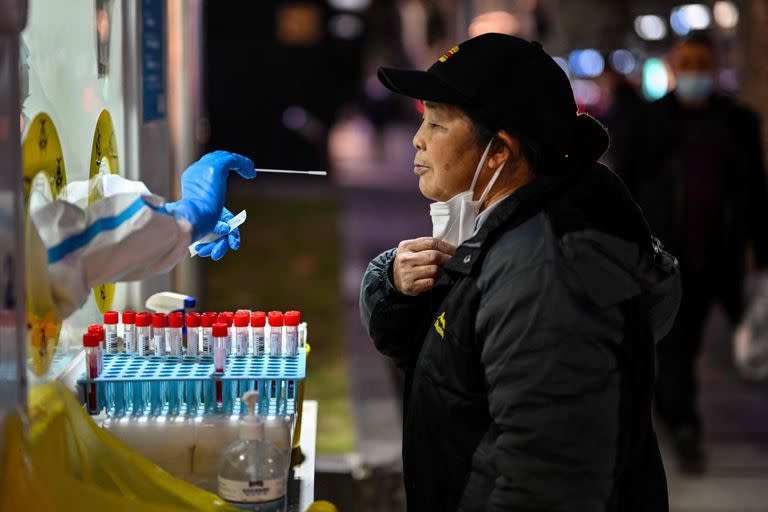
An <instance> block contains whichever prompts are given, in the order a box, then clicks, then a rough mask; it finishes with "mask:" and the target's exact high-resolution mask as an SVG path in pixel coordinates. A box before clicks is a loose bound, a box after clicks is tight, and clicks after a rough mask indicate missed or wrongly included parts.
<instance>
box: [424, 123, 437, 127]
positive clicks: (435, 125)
mask: <svg viewBox="0 0 768 512" xmlns="http://www.w3.org/2000/svg"><path fill="white" fill-rule="evenodd" d="M427 124H429V127H430V128H440V125H439V124H435V123H427Z"/></svg>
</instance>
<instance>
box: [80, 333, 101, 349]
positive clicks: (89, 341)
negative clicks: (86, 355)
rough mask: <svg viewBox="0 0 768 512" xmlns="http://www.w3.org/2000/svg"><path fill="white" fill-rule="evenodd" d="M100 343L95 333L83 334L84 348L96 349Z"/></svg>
mask: <svg viewBox="0 0 768 512" xmlns="http://www.w3.org/2000/svg"><path fill="white" fill-rule="evenodd" d="M100 342H101V340H100V339H99V335H98V334H97V333H95V332H87V333H85V334H83V346H84V347H98V346H99V343H100Z"/></svg>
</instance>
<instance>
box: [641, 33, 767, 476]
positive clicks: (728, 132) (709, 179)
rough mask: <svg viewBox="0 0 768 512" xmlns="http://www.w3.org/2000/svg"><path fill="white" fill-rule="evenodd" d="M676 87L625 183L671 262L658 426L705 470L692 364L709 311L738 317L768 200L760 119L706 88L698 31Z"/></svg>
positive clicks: (705, 44) (681, 456)
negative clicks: (674, 302)
mask: <svg viewBox="0 0 768 512" xmlns="http://www.w3.org/2000/svg"><path fill="white" fill-rule="evenodd" d="M670 63H671V65H672V69H673V71H674V73H675V78H676V82H677V87H676V88H675V90H674V91H672V92H671V93H669V94H667V95H666V96H665V97H664V98H662V99H660V100H659V101H657V102H655V103H653V104H651V105H650V107H649V116H648V124H647V126H646V128H645V133H644V134H643V135H642V136H641V137H640V140H639V141H638V142H637V146H636V147H637V157H638V160H639V161H640V165H639V166H638V167H637V168H636V170H635V175H634V176H632V177H630V178H629V179H627V183H628V184H631V188H633V190H632V192H633V193H634V195H635V198H636V199H637V201H638V203H639V204H640V206H641V207H642V209H643V211H644V212H645V215H646V218H647V220H648V223H649V224H650V226H651V229H652V230H653V231H654V233H655V234H656V235H658V237H659V238H660V239H661V241H662V242H663V243H664V245H665V246H666V247H667V248H669V250H670V251H671V252H672V253H673V254H675V255H676V256H678V257H679V260H680V268H681V272H682V282H683V298H682V302H681V305H680V314H679V315H678V317H677V321H676V323H675V326H674V327H673V329H672V332H671V333H670V335H669V336H668V337H667V338H666V339H664V340H662V341H661V342H660V343H659V353H658V356H659V375H658V383H657V392H656V402H655V403H656V412H657V413H658V415H657V416H658V419H660V420H661V421H662V422H663V424H664V425H665V426H666V427H668V429H669V431H670V433H671V435H672V438H673V441H674V447H675V450H676V453H677V456H678V460H679V465H680V469H681V470H682V471H683V472H686V473H701V472H702V471H704V469H705V459H704V453H703V451H702V448H701V432H702V425H701V419H700V417H699V412H698V407H697V404H696V395H697V378H696V360H697V357H698V354H699V348H700V345H701V339H702V331H703V328H704V325H705V323H706V320H707V317H708V313H709V310H710V307H711V306H712V304H713V303H714V302H720V303H721V304H722V305H723V307H724V309H725V311H726V313H727V315H728V317H729V318H730V320H731V321H732V322H737V321H738V320H739V318H740V316H741V312H742V308H743V305H742V302H743V298H742V297H743V287H742V283H743V280H744V274H745V261H746V258H745V254H746V250H747V247H748V246H751V247H752V249H753V255H754V260H755V264H756V266H757V267H758V268H765V267H766V265H767V264H768V201H766V181H765V168H764V165H763V150H762V147H761V146H762V145H761V142H760V141H761V139H760V137H761V135H760V120H759V119H758V117H757V115H756V114H755V113H753V112H752V111H750V110H748V109H747V108H745V107H743V106H741V105H738V104H737V103H736V102H734V101H733V100H732V99H731V98H729V97H726V96H724V95H722V94H720V93H718V92H717V91H716V90H715V83H716V82H715V74H716V65H715V50H714V46H713V43H712V41H711V40H710V39H709V38H708V37H707V36H706V35H705V34H701V33H699V34H694V35H691V36H689V37H688V38H687V39H684V40H682V41H680V42H679V43H678V44H677V45H676V46H675V47H674V49H673V51H672V53H671V55H670Z"/></svg>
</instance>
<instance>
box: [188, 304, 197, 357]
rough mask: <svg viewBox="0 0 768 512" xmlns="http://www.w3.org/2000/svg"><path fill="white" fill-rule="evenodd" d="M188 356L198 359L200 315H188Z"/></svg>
mask: <svg viewBox="0 0 768 512" xmlns="http://www.w3.org/2000/svg"><path fill="white" fill-rule="evenodd" d="M186 319H187V355H188V356H192V357H197V354H198V351H199V350H200V314H199V313H187V316H186Z"/></svg>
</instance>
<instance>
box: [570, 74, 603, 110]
mask: <svg viewBox="0 0 768 512" xmlns="http://www.w3.org/2000/svg"><path fill="white" fill-rule="evenodd" d="M571 85H572V87H573V96H574V98H575V99H576V104H577V105H595V104H597V103H598V102H599V101H600V86H599V85H597V84H596V83H595V82H593V81H591V80H574V81H573V83H572V84H571Z"/></svg>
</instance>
